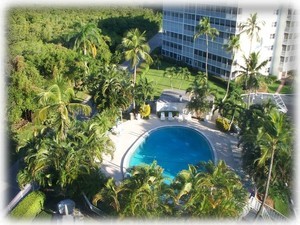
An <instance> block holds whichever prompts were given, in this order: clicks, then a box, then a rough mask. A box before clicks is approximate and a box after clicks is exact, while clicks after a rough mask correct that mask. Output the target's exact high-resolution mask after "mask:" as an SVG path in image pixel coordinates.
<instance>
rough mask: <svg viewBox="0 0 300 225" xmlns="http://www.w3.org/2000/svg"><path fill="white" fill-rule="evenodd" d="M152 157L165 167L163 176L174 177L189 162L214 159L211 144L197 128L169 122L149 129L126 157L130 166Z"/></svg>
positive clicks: (151, 159) (148, 160)
mask: <svg viewBox="0 0 300 225" xmlns="http://www.w3.org/2000/svg"><path fill="white" fill-rule="evenodd" d="M154 160H156V161H157V164H158V165H159V166H161V167H162V168H163V169H164V174H163V175H164V176H165V177H168V178H171V179H173V178H174V177H175V176H176V175H177V174H178V172H180V171H181V170H184V169H188V165H189V164H197V163H199V162H200V161H205V162H207V161H209V160H212V161H214V154H213V150H212V147H211V146H210V144H209V142H208V140H207V139H206V138H205V137H204V136H203V135H202V134H201V133H200V132H198V131H196V130H195V129H192V128H188V127H182V126H168V127H162V128H158V129H155V130H153V131H150V133H149V135H147V136H146V137H144V138H142V139H141V140H140V141H139V144H138V146H137V147H136V149H133V153H132V155H131V156H130V158H129V164H128V166H129V167H132V166H136V165H141V164H143V163H146V164H151V163H152V162H153V161H154Z"/></svg>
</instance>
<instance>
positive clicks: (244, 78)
mask: <svg viewBox="0 0 300 225" xmlns="http://www.w3.org/2000/svg"><path fill="white" fill-rule="evenodd" d="M243 59H244V65H240V68H241V70H240V71H238V72H239V73H240V76H239V77H238V78H237V79H236V81H237V82H238V83H241V84H242V85H243V86H244V88H245V89H246V90H248V103H247V108H249V106H250V93H251V92H252V91H253V90H255V91H256V90H257V89H258V88H259V86H260V84H259V80H260V79H259V77H260V76H262V74H261V73H260V70H261V69H262V68H263V67H264V66H265V65H266V64H267V63H268V60H265V61H263V62H259V53H258V52H257V53H256V52H252V53H251V54H250V56H249V58H246V57H245V56H243Z"/></svg>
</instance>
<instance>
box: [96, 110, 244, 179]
mask: <svg viewBox="0 0 300 225" xmlns="http://www.w3.org/2000/svg"><path fill="white" fill-rule="evenodd" d="M165 125H184V126H188V127H192V128H195V129H197V130H199V131H200V132H201V133H202V134H203V135H205V136H206V137H207V139H209V141H210V142H211V144H212V146H213V148H214V149H215V153H216V157H217V160H221V159H222V160H224V161H225V162H226V163H227V165H229V166H230V167H231V168H233V169H234V170H236V171H237V172H241V162H240V149H238V148H237V138H236V137H235V136H233V135H230V134H225V133H222V132H220V131H218V130H216V128H215V124H214V123H212V122H198V121H197V120H194V119H192V120H191V121H182V122H178V121H177V120H173V121H168V120H165V121H161V120H160V119H159V118H157V116H156V115H153V114H152V115H151V118H150V119H149V120H144V119H141V120H131V121H126V122H123V123H122V124H121V132H120V134H118V135H113V134H111V135H110V138H111V139H112V141H113V142H114V143H115V147H116V151H115V153H114V158H113V159H110V157H106V156H105V157H104V160H103V164H102V167H101V170H102V171H103V172H104V173H105V174H107V175H109V176H112V177H114V178H115V180H116V181H120V180H122V179H123V175H122V171H121V170H122V168H121V165H122V160H123V156H124V154H125V153H126V151H127V150H128V149H129V148H130V147H131V145H132V144H133V143H134V142H135V141H136V140H137V139H138V138H139V137H140V136H141V135H142V134H144V133H145V132H146V131H149V130H151V129H153V128H157V127H160V126H165ZM174 157H176V156H174Z"/></svg>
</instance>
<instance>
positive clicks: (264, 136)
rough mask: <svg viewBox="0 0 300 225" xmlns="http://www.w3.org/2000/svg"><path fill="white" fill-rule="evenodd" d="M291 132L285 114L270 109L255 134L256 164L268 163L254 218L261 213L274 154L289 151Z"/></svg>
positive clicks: (268, 184)
mask: <svg viewBox="0 0 300 225" xmlns="http://www.w3.org/2000/svg"><path fill="white" fill-rule="evenodd" d="M291 139H292V134H291V130H290V129H289V127H288V126H287V123H286V120H285V115H284V114H282V113H280V112H279V111H278V110H277V109H273V110H271V112H270V114H269V115H268V116H267V117H266V120H264V123H263V127H262V128H261V129H259V132H258V136H257V143H258V146H259V148H260V150H261V156H260V158H259V159H258V165H259V166H263V165H265V164H266V163H267V162H268V163H269V168H268V177H267V180H266V186H265V191H264V195H263V196H264V197H263V200H262V203H261V206H260V208H259V211H258V212H257V214H256V218H257V217H259V216H260V215H261V213H262V210H263V206H264V204H265V202H266V199H267V197H268V191H269V187H270V182H271V178H272V171H273V164H274V159H275V157H276V156H275V154H276V153H277V152H280V151H289V150H290V148H291V146H290V144H291Z"/></svg>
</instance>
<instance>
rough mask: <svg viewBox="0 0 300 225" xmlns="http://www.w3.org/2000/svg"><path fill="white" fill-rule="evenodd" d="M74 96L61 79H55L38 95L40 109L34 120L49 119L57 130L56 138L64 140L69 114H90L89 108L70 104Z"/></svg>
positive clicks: (72, 91) (68, 123)
mask: <svg viewBox="0 0 300 225" xmlns="http://www.w3.org/2000/svg"><path fill="white" fill-rule="evenodd" d="M74 96H75V94H74V90H73V89H72V88H70V87H67V85H66V84H65V81H64V80H63V79H62V77H61V76H58V77H56V79H55V84H53V85H51V86H50V87H49V88H48V89H47V90H46V91H43V92H41V93H39V95H38V98H39V100H38V103H39V105H40V106H41V108H40V109H39V110H37V112H36V115H35V119H36V120H37V121H39V122H44V121H45V120H46V119H49V120H50V123H51V125H53V126H54V127H55V128H56V130H57V137H59V138H60V139H65V137H66V131H67V129H68V127H69V125H70V114H73V115H75V113H83V114H84V115H85V116H88V115H89V114H90V113H91V108H90V106H88V105H85V104H82V103H74V102H71V101H72V99H73V98H74Z"/></svg>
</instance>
